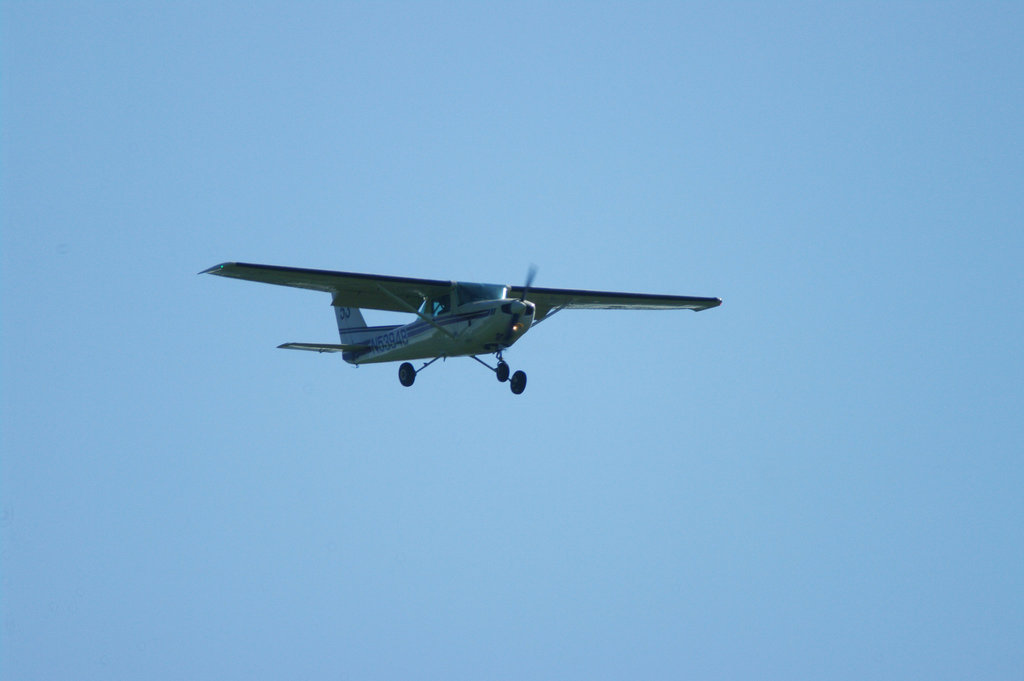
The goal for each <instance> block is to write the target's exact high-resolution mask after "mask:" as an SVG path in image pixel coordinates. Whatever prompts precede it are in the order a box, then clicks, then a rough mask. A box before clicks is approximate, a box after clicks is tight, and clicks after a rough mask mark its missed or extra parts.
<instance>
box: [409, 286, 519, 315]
mask: <svg viewBox="0 0 1024 681" xmlns="http://www.w3.org/2000/svg"><path fill="white" fill-rule="evenodd" d="M507 293H508V288H507V287H505V286H501V285H499V284H471V283H462V282H458V283H456V284H455V300H456V301H458V304H459V305H465V304H467V303H474V302H477V301H480V300H501V299H502V298H504V297H505V296H506V295H507ZM451 311H452V294H450V293H446V294H444V295H443V296H435V297H433V298H427V299H425V300H424V301H423V304H422V305H420V308H419V313H420V314H425V315H429V316H431V317H437V316H438V315H443V314H448V313H449V312H451Z"/></svg>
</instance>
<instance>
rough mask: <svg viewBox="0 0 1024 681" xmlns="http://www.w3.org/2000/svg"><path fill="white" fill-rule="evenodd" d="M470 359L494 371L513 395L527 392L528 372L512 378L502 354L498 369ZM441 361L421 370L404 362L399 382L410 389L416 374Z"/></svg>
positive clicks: (518, 372) (499, 354) (519, 372)
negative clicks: (507, 385) (506, 384)
mask: <svg viewBox="0 0 1024 681" xmlns="http://www.w3.org/2000/svg"><path fill="white" fill-rule="evenodd" d="M470 357H472V358H473V359H475V360H476V361H478V362H480V363H481V364H483V365H484V366H485V367H487V368H488V369H490V370H491V371H493V372H494V375H495V376H497V377H498V382H499V383H508V384H509V387H510V388H511V389H512V393H513V394H515V395H521V394H522V393H523V391H524V390H526V372H525V371H517V372H515V373H514V374H512V375H511V376H510V375H509V374H510V372H511V370H510V369H509V366H508V364H506V363H505V360H503V359H502V358H501V353H498V366H496V367H492V366H491V365H489V364H488V363H487V362H485V361H483V360H482V359H480V358H479V357H477V356H476V355H470ZM439 359H441V358H440V357H435V358H434V359H432V360H430V361H429V362H427V363H426V364H424V365H423V366H421V367H420V368H419V369H416V368H415V367H413V365H412V364H410V363H409V362H403V363H402V365H401V366H400V367H398V380H399V382H401V384H402V385H404V386H405V387H406V388H408V387H409V386H411V385H412V384H413V383H415V382H416V374H418V373H419V372H421V371H423V370H424V369H426V368H427V367H428V366H430V365H431V364H433V363H434V362H436V361H437V360H439Z"/></svg>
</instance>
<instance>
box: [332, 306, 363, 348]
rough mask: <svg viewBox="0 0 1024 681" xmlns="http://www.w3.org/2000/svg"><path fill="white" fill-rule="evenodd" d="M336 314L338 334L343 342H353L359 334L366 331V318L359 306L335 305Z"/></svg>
mask: <svg viewBox="0 0 1024 681" xmlns="http://www.w3.org/2000/svg"><path fill="white" fill-rule="evenodd" d="M334 316H335V317H336V318H337V319H338V335H340V336H341V342H342V343H352V342H354V338H355V336H356V335H357V334H360V333H362V332H365V331H366V320H364V319H363V313H362V312H360V311H359V308H358V307H335V308H334Z"/></svg>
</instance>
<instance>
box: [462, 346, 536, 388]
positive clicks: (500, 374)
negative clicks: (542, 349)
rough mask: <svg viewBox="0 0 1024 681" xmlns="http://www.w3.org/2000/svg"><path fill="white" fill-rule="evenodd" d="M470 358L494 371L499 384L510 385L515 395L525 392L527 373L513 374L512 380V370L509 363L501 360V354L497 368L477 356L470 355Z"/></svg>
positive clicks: (518, 372) (499, 354)
mask: <svg viewBox="0 0 1024 681" xmlns="http://www.w3.org/2000/svg"><path fill="white" fill-rule="evenodd" d="M470 357H472V358H473V359H475V360H476V361H478V362H480V363H481V364H483V365H484V366H485V367H487V368H488V369H490V370H491V371H493V372H494V375H495V376H496V377H497V378H498V382H499V383H509V387H510V388H512V393H513V394H515V395H521V394H522V393H523V391H524V390H526V372H525V371H517V372H515V373H514V374H512V377H511V380H510V379H509V373H510V372H511V369H509V366H508V363H506V362H505V360H503V359H502V358H501V353H500V352H499V353H498V366H496V367H492V366H491V365H490V364H488V363H487V362H485V361H483V360H482V359H480V358H479V357H477V356H476V355H470Z"/></svg>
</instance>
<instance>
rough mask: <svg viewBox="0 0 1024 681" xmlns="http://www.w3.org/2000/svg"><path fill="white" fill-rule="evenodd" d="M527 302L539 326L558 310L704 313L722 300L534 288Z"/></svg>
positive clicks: (514, 292) (514, 293) (515, 294)
mask: <svg viewBox="0 0 1024 681" xmlns="http://www.w3.org/2000/svg"><path fill="white" fill-rule="evenodd" d="M508 295H509V298H519V297H521V296H522V295H523V287H522V286H512V287H510V288H509V293H508ZM526 299H527V300H529V301H530V302H531V303H533V304H534V305H536V306H537V315H536V320H537V321H538V322H539V321H541V320H542V319H544V318H545V317H547V316H548V315H551V314H554V313H555V312H557V311H559V310H569V309H575V310H694V311H697V312H699V311H701V310H707V309H708V308H711V307H718V306H719V305H721V304H722V299H721V298H696V297H693V296H670V295H657V294H652V293H617V292H615V291H582V290H576V289H567V288H534V287H532V286H531V287H530V289H529V290H528V291H527V293H526Z"/></svg>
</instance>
